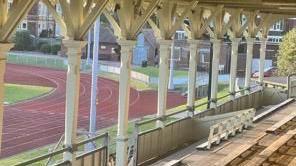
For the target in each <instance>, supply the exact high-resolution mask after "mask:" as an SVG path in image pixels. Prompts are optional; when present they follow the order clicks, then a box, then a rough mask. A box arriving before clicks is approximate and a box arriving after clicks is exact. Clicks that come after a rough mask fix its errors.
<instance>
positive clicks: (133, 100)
mask: <svg viewBox="0 0 296 166" xmlns="http://www.w3.org/2000/svg"><path fill="white" fill-rule="evenodd" d="M5 80H6V82H7V83H18V84H26V85H42V86H49V87H53V88H54V90H53V91H52V92H51V93H49V94H48V95H46V96H43V97H40V98H36V99H34V100H31V101H25V102H22V103H18V104H15V105H10V106H6V107H5V111H4V131H3V140H2V141H3V142H2V152H1V156H0V158H3V157H8V156H11V155H14V154H17V153H20V152H24V151H27V150H31V149H34V148H37V147H41V146H44V145H47V144H51V143H55V142H57V141H58V139H59V138H60V137H61V135H62V134H63V133H64V116H65V81H66V72H65V71H60V70H51V69H45V68H38V67H29V66H21V65H12V64H8V65H7V69H6V75H5ZM90 87H91V77H90V75H88V74H81V85H80V101H79V117H78V121H79V122H78V128H79V129H84V130H88V120H89V105H90ZM98 87H99V90H98V96H99V100H98V106H97V128H98V129H100V128H105V127H108V126H111V125H113V124H116V123H117V107H118V83H117V82H115V81H112V80H108V79H103V78H99V81H98ZM16 93H18V92H16ZM185 101H186V99H185V98H184V97H183V96H181V95H180V94H177V93H173V92H170V93H169V94H168V101H167V102H168V108H172V107H175V106H178V105H180V104H184V103H185ZM156 105H157V92H156V91H152V90H149V91H137V90H135V89H131V93H130V112H129V118H130V119H135V118H140V117H143V116H146V115H151V114H155V113H156Z"/></svg>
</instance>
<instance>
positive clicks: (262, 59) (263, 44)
mask: <svg viewBox="0 0 296 166" xmlns="http://www.w3.org/2000/svg"><path fill="white" fill-rule="evenodd" d="M266 43H267V38H262V39H261V48H260V62H259V63H260V64H259V78H258V82H259V83H260V84H261V85H262V86H263V80H264V67H265V56H266Z"/></svg>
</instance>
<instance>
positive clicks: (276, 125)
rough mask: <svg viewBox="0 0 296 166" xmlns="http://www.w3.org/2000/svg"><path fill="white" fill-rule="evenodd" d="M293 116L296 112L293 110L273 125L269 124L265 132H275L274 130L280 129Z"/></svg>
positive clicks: (295, 115)
mask: <svg viewBox="0 0 296 166" xmlns="http://www.w3.org/2000/svg"><path fill="white" fill-rule="evenodd" d="M295 117H296V113H294V112H293V113H291V114H290V115H288V116H286V117H285V118H284V119H282V120H281V121H279V122H277V123H276V124H274V125H273V126H271V127H270V128H268V129H267V130H266V133H271V134H277V133H276V130H278V129H280V128H281V127H282V126H283V125H285V124H286V123H288V122H289V121H291V120H293V119H294V118H295Z"/></svg>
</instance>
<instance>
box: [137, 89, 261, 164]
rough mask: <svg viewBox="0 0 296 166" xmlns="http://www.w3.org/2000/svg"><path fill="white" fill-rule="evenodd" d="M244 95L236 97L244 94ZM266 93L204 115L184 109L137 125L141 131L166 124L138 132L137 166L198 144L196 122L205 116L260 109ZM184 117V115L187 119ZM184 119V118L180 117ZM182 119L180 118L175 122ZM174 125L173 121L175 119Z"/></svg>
mask: <svg viewBox="0 0 296 166" xmlns="http://www.w3.org/2000/svg"><path fill="white" fill-rule="evenodd" d="M242 92H243V90H242V91H239V92H236V93H242ZM262 94H263V93H262V90H256V91H254V92H252V93H250V94H246V95H241V96H238V97H237V98H235V99H234V100H229V101H227V102H224V103H223V104H220V105H218V106H217V108H211V109H207V110H204V111H200V112H197V111H194V109H193V110H188V109H183V110H181V111H178V112H173V113H170V114H167V115H165V116H164V117H155V118H152V119H149V120H145V121H141V122H137V123H136V128H141V126H145V125H147V124H151V123H152V124H154V123H156V122H157V121H163V122H166V124H165V125H164V126H163V127H155V128H153V129H149V130H146V131H141V130H140V129H138V131H139V133H138V135H137V139H136V140H137V142H136V143H137V148H136V149H137V151H136V152H135V155H136V157H137V158H136V163H135V165H147V164H149V163H150V162H152V161H153V160H156V159H158V158H160V157H162V156H164V155H167V154H168V153H170V152H172V151H174V150H177V149H178V148H181V147H184V146H186V145H188V144H191V143H193V142H196V141H198V140H199V139H200V138H199V137H198V135H196V134H195V127H194V126H195V119H199V118H202V117H205V116H210V115H216V114H217V115H218V114H223V113H227V112H233V111H238V110H244V109H248V108H258V107H260V99H261V97H262ZM228 96H230V95H225V96H222V97H220V98H219V100H223V99H225V98H226V97H228ZM208 103H209V101H207V102H204V103H200V104H199V105H196V106H195V108H197V107H201V106H204V105H207V104H208ZM186 112H192V113H193V115H192V116H189V115H188V114H184V113H186ZM183 114H184V115H183ZM180 115H183V116H180ZM173 117H178V118H175V119H174V118H173ZM172 118H173V120H171V121H170V119H172Z"/></svg>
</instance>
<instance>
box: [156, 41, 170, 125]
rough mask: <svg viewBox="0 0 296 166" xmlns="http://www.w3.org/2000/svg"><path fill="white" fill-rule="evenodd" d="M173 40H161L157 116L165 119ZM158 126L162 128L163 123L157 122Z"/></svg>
mask: <svg viewBox="0 0 296 166" xmlns="http://www.w3.org/2000/svg"><path fill="white" fill-rule="evenodd" d="M171 45H172V40H159V48H160V49H159V55H160V61H159V76H158V103H157V116H158V117H160V118H161V117H163V116H164V115H165V111H166V109H167V108H166V106H167V105H166V103H167V92H168V79H169V64H168V61H169V57H170V47H171ZM157 126H158V127H162V126H163V123H162V121H160V120H159V121H157Z"/></svg>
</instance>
